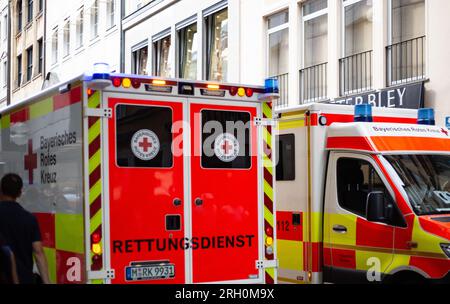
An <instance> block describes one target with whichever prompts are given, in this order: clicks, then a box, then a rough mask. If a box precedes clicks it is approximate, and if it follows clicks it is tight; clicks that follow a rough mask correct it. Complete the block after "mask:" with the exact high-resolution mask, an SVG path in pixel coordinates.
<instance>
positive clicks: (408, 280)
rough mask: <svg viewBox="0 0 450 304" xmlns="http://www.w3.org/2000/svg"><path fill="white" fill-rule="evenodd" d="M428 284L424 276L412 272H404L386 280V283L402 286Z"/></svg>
mask: <svg viewBox="0 0 450 304" xmlns="http://www.w3.org/2000/svg"><path fill="white" fill-rule="evenodd" d="M427 282H428V281H427V279H425V278H424V277H423V276H421V275H420V274H418V273H415V272H412V271H402V272H399V273H396V274H395V275H393V276H392V277H390V278H388V279H387V280H386V283H388V284H402V285H414V284H426V283H427Z"/></svg>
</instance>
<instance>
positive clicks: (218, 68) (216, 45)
mask: <svg viewBox="0 0 450 304" xmlns="http://www.w3.org/2000/svg"><path fill="white" fill-rule="evenodd" d="M205 22H206V60H207V61H206V78H207V80H215V81H227V77H228V75H227V73H228V9H227V8H225V9H223V10H221V11H219V12H216V13H214V14H212V15H209V16H207V17H206V19H205Z"/></svg>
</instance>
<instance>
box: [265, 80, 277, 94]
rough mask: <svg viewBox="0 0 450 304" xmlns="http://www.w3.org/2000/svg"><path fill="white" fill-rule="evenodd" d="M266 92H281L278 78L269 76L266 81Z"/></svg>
mask: <svg viewBox="0 0 450 304" xmlns="http://www.w3.org/2000/svg"><path fill="white" fill-rule="evenodd" d="M264 84H265V93H266V94H279V93H280V89H279V86H278V78H273V77H272V78H267V79H266V80H265V81H264Z"/></svg>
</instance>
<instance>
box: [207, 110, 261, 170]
mask: <svg viewBox="0 0 450 304" xmlns="http://www.w3.org/2000/svg"><path fill="white" fill-rule="evenodd" d="M250 119H251V117H250V113H247V112H231V111H216V110H203V111H202V167H203V168H205V169H250V168H251V166H252V161H251V155H250V151H251V147H250V142H251V138H250V131H251V124H250Z"/></svg>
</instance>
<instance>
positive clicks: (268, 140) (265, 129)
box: [263, 128, 272, 149]
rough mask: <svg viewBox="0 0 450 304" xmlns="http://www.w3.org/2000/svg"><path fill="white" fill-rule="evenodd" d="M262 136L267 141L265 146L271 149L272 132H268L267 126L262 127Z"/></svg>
mask: <svg viewBox="0 0 450 304" xmlns="http://www.w3.org/2000/svg"><path fill="white" fill-rule="evenodd" d="M263 136H264V140H265V141H266V143H267V146H268V147H269V148H271V149H272V134H270V133H269V130H267V128H264V134H263Z"/></svg>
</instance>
